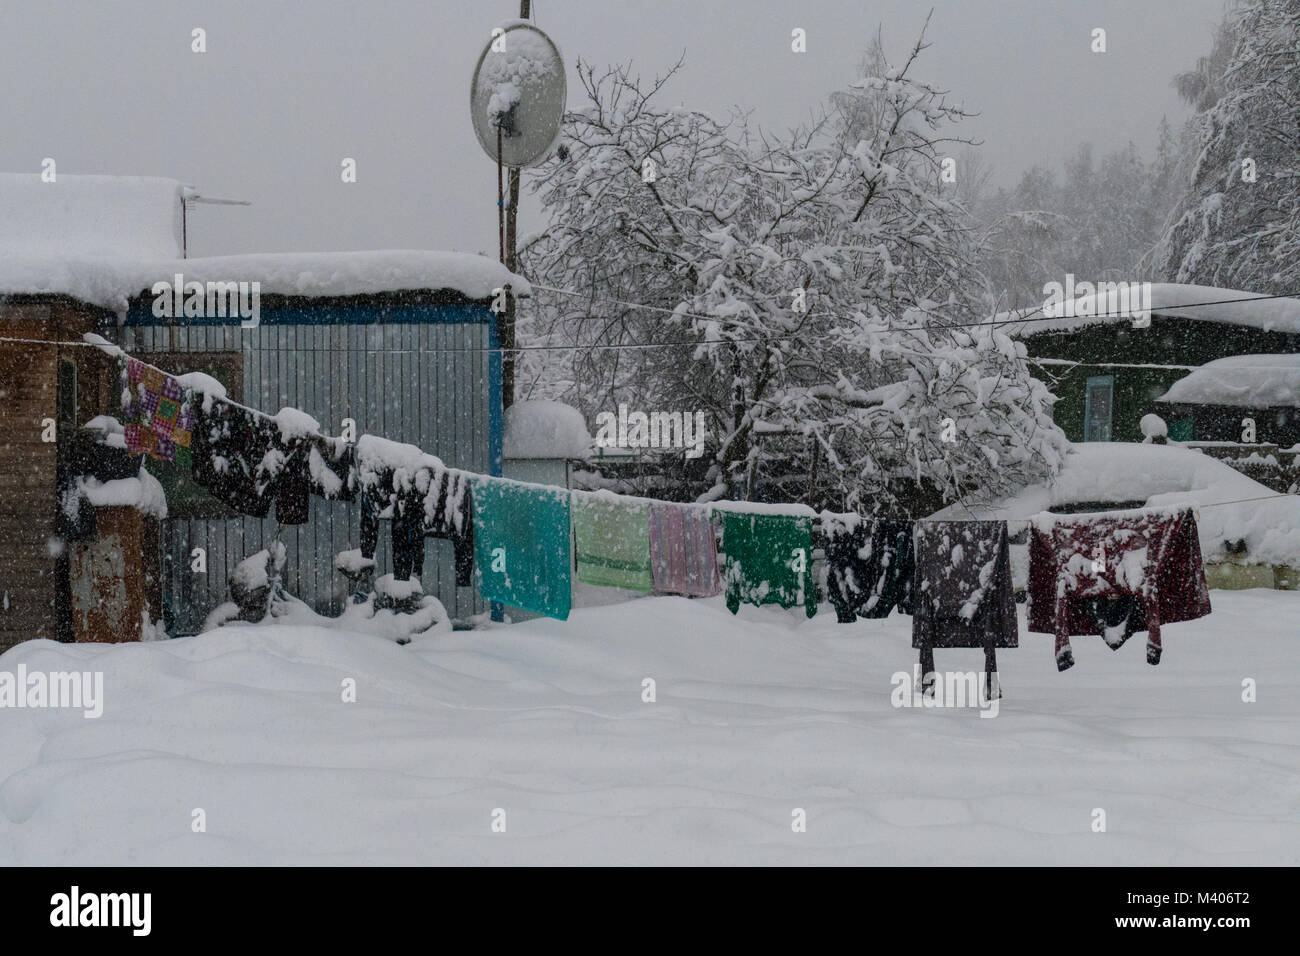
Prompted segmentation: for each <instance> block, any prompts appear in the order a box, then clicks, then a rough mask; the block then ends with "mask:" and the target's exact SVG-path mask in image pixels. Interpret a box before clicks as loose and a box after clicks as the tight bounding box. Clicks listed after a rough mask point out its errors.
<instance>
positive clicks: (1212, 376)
mask: <svg viewBox="0 0 1300 956" xmlns="http://www.w3.org/2000/svg"><path fill="white" fill-rule="evenodd" d="M1156 401H1157V402H1171V403H1176V404H1180V405H1232V406H1236V407H1239V408H1269V407H1272V406H1276V405H1285V406H1288V407H1291V408H1295V407H1297V406H1300V354H1295V355H1264V354H1261V355H1233V356H1230V357H1229V358H1221V359H1216V360H1214V361H1213V362H1206V363H1205V364H1204V365H1202V366H1201V367H1200V368H1199V369H1197V370H1196V371H1194V372H1192V374H1191V375H1188V376H1187V377H1186V378H1180V379H1179V380H1178V381H1176V382H1175V383H1174V384H1173V386H1172V387H1171V388H1170V389H1169V391H1167V392H1165V393H1164V394H1163V395H1161V396H1160V397H1159V398H1157V399H1156Z"/></svg>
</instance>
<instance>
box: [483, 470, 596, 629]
mask: <svg viewBox="0 0 1300 956" xmlns="http://www.w3.org/2000/svg"><path fill="white" fill-rule="evenodd" d="M569 498H570V494H569V492H568V491H567V490H565V489H561V488H547V487H544V486H541V485H527V484H523V483H520V482H514V481H503V480H501V479H498V478H488V477H484V476H479V477H478V478H476V480H475V481H474V482H473V501H474V571H475V579H476V581H477V582H478V590H479V593H480V594H481V595H482V596H483V597H484V598H485V599H486V600H489V601H497V602H499V603H501V604H505V605H508V606H510V607H518V608H523V609H524V610H526V611H533V612H535V613H537V614H544V615H546V616H547V617H554V618H558V619H560V620H561V621H563V620H565V619H566V618H568V616H569V606H570V602H571V593H572V586H573V585H572V576H571V574H570V570H569V569H570V567H571V562H572V560H573V558H572V550H571V548H570V533H569V527H570V525H569V522H570V508H569Z"/></svg>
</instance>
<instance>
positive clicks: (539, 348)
mask: <svg viewBox="0 0 1300 956" xmlns="http://www.w3.org/2000/svg"><path fill="white" fill-rule="evenodd" d="M533 286H534V288H538V289H544V290H546V291H551V292H556V293H559V294H562V295H571V296H578V297H580V298H584V299H585V298H588V296H586V295H584V294H582V293H580V292H572V291H569V290H565V289H554V288H552V287H550V286H543V285H539V284H537V283H534V284H533ZM1289 298H1294V296H1293V295H1289V294H1281V293H1280V294H1278V295H1264V296H1253V297H1251V298H1248V299H1216V300H1211V301H1206V302H1189V303H1186V304H1184V305H1179V306H1170V308H1178V309H1194V308H1201V307H1205V306H1212V305H1225V304H1230V303H1240V302H1258V301H1265V300H1270V299H1289ZM609 301H611V302H613V303H614V304H617V305H624V306H626V307H629V308H636V309H643V310H647V311H651V312H663V313H666V314H669V315H677V316H683V317H688V318H698V319H703V320H706V321H709V322H720V321H723V322H725V321H726V318H725V317H723V316H716V315H705V314H703V313H699V312H678V311H677V310H676V309H667V308H664V307H662V306H652V305H640V304H637V303H632V302H624V301H622V300H617V299H614V300H609ZM1045 308H1047V306H1046V305H1043V306H1039V307H1038V308H1037V309H1034V310H1033V311H1032V312H1029V313H1027V314H1026V315H1024V316H1022V317H1020V318H1016V319H991V320H986V321H983V322H968V323H954V324H941V325H933V326H913V327H910V328H909V327H903V328H897V327H892V326H891V327H890V328H889V330H890V331H898V332H913V331H916V332H922V331H931V330H935V331H942V330H944V329H973V328H982V327H986V326H988V327H1001V326H1004V325H1015V324H1019V323H1025V322H1038V321H1052V320H1053V319H1056V318H1061V319H1068V318H1085V319H1086V318H1130V317H1131V314H1130V313H1127V312H1098V313H1095V314H1094V315H1090V316H1049V317H1047V318H1045V319H1037V318H1034V317H1033V316H1035V315H1036V314H1037V313H1039V312H1042V311H1043V309H1045ZM813 315H815V316H818V317H825V318H836V317H837V316H835V315H833V314H831V313H826V312H819V313H813ZM580 318H581V320H583V321H586V320H588V319H597V318H600V319H602V320H604V317H597V316H583V317H580ZM570 321H572V320H570ZM182 327H183V326H182ZM374 327H375V328H382V327H385V326H381V325H379V324H376V325H375V326H374ZM1061 331H1070V330H1068V329H1062V330H1061ZM795 337H796V334H795V333H790V334H786V335H779V334H772V335H763V336H746V337H737V338H725V339H704V340H700V339H682V340H677V341H670V342H625V343H615V344H607V345H601V344H595V343H591V344H585V345H516V346H514V347H513V348H504V347H501V346H497V347H495V348H493V347H490V346H448V347H436V346H435V347H432V348H417V349H385V348H383V347H382V346H376V347H374V348H372V347H369V346H364V347H360V348H351V347H346V346H345V347H339V346H322V347H315V348H311V349H307V350H306V351H312V352H378V351H383V352H384V353H385V354H389V355H404V354H424V353H444V352H446V353H454V352H497V353H506V352H552V351H557V352H562V351H581V350H601V351H621V350H632V351H634V350H639V349H655V348H674V347H683V346H688V347H691V348H700V347H707V346H713V345H732V344H746V343H757V342H765V343H766V342H782V341H787V340H789V339H792V338H795ZM0 342H25V343H30V344H34V345H86V344H87V343H85V342H66V341H64V342H60V341H54V340H44V339H20V338H13V337H0ZM1030 361H1034V360H1033V359H1030ZM1038 361H1039V362H1040V364H1042V363H1046V362H1052V363H1055V362H1069V361H1070V360H1069V359H1056V360H1038ZM1075 364H1079V365H1088V364H1092V363H1087V362H1079V363H1075ZM1116 367H1125V366H1122V365H1119V364H1116ZM1134 367H1142V366H1134ZM1152 367H1157V368H1185V369H1189V370H1194V369H1198V368H1203V366H1182V365H1169V366H1152ZM1237 367H1238V368H1255V367H1256V366H1237ZM1258 367H1259V368H1283V367H1285V366H1258Z"/></svg>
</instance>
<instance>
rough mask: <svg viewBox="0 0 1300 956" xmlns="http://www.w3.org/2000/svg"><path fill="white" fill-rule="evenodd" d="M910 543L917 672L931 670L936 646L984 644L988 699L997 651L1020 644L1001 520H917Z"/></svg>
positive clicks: (993, 694)
mask: <svg viewBox="0 0 1300 956" xmlns="http://www.w3.org/2000/svg"><path fill="white" fill-rule="evenodd" d="M913 543H914V547H915V549H916V568H915V571H914V576H913V581H912V603H913V607H912V647H913V648H915V649H917V650H918V651H919V652H920V655H919V657H920V665H921V673H922V675H930V674H933V673H934V670H935V667H934V649H935V648H936V647H942V648H957V647H966V648H976V647H978V648H983V649H984V671H985V674H986V675H987V677H986V687H987V690H988V694H989V697H990V699H992V698H994V697H996V696H1000V694H999V693H998V685H997V683H996V680H997V679H996V674H997V669H998V661H997V651H998V649H999V648H1008V647H1016V646H1018V644H1019V625H1018V622H1017V620H1016V597H1015V591H1014V590H1013V588H1012V582H1011V549H1010V546H1009V544H1008V541H1007V524H1006V522H1005V521H927V522H917V524H916V532H915V536H914V539H913Z"/></svg>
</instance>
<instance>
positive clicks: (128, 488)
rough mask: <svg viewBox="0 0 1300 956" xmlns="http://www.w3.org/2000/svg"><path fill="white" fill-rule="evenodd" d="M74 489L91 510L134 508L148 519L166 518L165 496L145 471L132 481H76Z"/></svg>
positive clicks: (89, 479) (155, 479) (121, 479)
mask: <svg viewBox="0 0 1300 956" xmlns="http://www.w3.org/2000/svg"><path fill="white" fill-rule="evenodd" d="M77 487H78V488H79V489H80V490H81V493H82V494H83V495H85V497H86V500H87V501H89V502H90V504H91V505H92V506H93V507H96V508H135V509H136V510H137V511H139V512H140V513H141V514H143V515H146V516H147V517H150V518H158V519H159V520H161V519H163V518H166V517H167V496H166V495H164V494H163V490H162V485H160V484H159V483H158V479H157V478H155V477H154V476H153V475H151V474H149V472H147V471H145V469H144V468H141V469H140V474H139V475H138V476H136V477H135V478H115V479H113V480H112V481H99V480H98V479H96V478H91V477H89V476H87V477H84V478H81V479H79V480H78V483H77Z"/></svg>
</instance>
